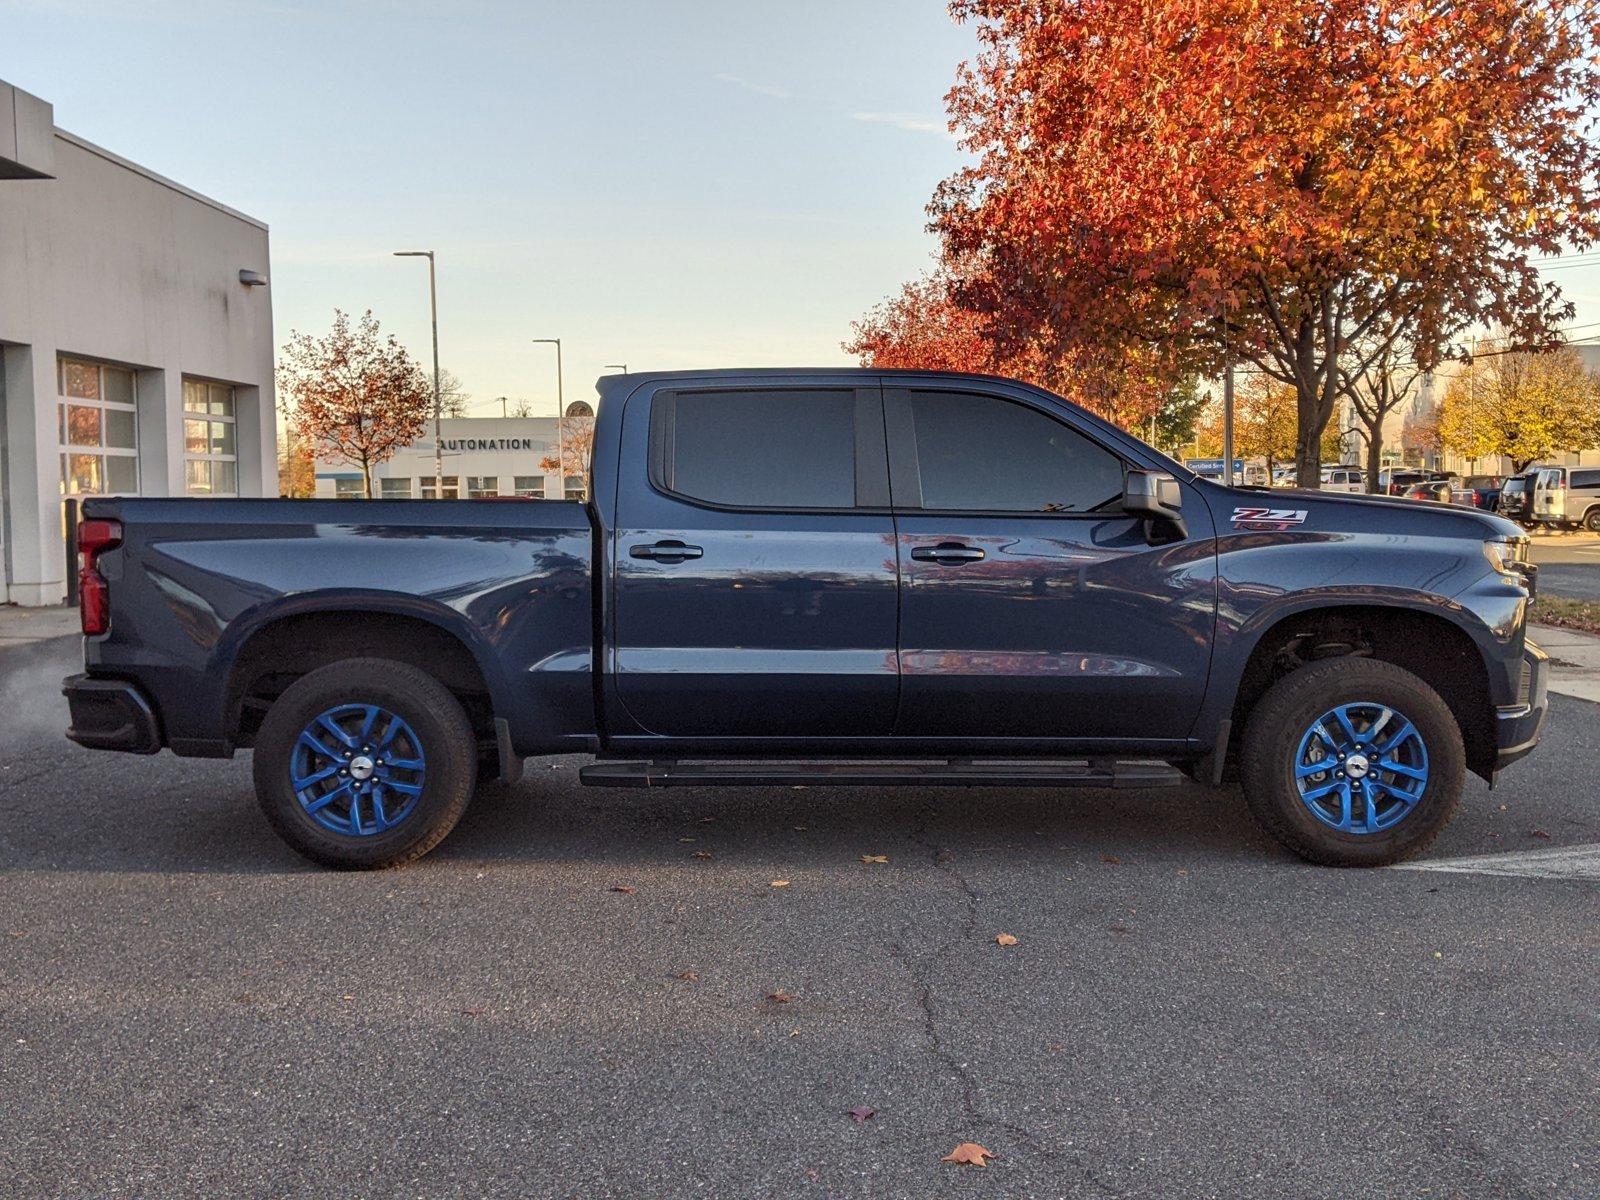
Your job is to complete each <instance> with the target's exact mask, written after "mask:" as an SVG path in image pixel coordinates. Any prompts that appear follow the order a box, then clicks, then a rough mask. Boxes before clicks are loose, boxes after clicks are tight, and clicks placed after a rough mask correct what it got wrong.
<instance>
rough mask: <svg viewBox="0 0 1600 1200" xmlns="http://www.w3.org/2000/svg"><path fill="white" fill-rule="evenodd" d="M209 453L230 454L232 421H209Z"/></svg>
mask: <svg viewBox="0 0 1600 1200" xmlns="http://www.w3.org/2000/svg"><path fill="white" fill-rule="evenodd" d="M211 453H212V454H232V453H233V422H232V421H213V422H211Z"/></svg>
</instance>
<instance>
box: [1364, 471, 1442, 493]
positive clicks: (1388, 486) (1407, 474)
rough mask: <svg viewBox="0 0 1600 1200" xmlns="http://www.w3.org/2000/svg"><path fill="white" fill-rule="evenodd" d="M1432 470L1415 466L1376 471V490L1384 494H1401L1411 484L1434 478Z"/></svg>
mask: <svg viewBox="0 0 1600 1200" xmlns="http://www.w3.org/2000/svg"><path fill="white" fill-rule="evenodd" d="M1434 474H1435V473H1434V472H1433V471H1423V470H1420V469H1418V468H1415V467H1399V468H1392V467H1391V468H1386V469H1385V470H1382V471H1379V472H1378V491H1379V493H1380V494H1381V495H1385V496H1403V495H1405V493H1406V489H1407V488H1409V487H1411V486H1412V485H1413V484H1417V483H1426V482H1427V481H1428V480H1430V479H1432V478H1434Z"/></svg>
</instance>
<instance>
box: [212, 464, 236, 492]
mask: <svg viewBox="0 0 1600 1200" xmlns="http://www.w3.org/2000/svg"><path fill="white" fill-rule="evenodd" d="M211 490H212V491H213V492H214V493H215V494H217V495H219V496H233V495H237V494H238V492H239V464H238V463H236V462H228V461H225V460H221V461H218V462H214V463H212V464H211Z"/></svg>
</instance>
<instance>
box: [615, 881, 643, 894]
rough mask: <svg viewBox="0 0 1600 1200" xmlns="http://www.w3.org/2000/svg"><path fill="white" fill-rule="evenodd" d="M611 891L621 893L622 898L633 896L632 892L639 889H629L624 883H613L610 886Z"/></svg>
mask: <svg viewBox="0 0 1600 1200" xmlns="http://www.w3.org/2000/svg"><path fill="white" fill-rule="evenodd" d="M611 890H612V891H613V892H621V893H622V894H623V895H624V896H631V895H633V893H634V892H636V891H638V890H639V889H637V888H631V887H629V886H628V885H627V884H625V883H615V884H612V885H611Z"/></svg>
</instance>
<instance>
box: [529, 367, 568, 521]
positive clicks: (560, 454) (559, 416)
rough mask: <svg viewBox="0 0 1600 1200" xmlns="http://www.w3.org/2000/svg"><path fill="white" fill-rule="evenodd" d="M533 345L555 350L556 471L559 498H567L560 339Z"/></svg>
mask: <svg viewBox="0 0 1600 1200" xmlns="http://www.w3.org/2000/svg"><path fill="white" fill-rule="evenodd" d="M533 340H534V343H535V344H537V345H543V346H554V347H555V348H556V470H558V471H560V472H561V496H560V498H561V499H562V500H565V499H566V498H567V439H566V438H565V437H564V436H563V435H562V432H561V422H562V421H564V420H566V417H567V397H566V393H565V392H564V391H562V387H561V339H560V338H534V339H533Z"/></svg>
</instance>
